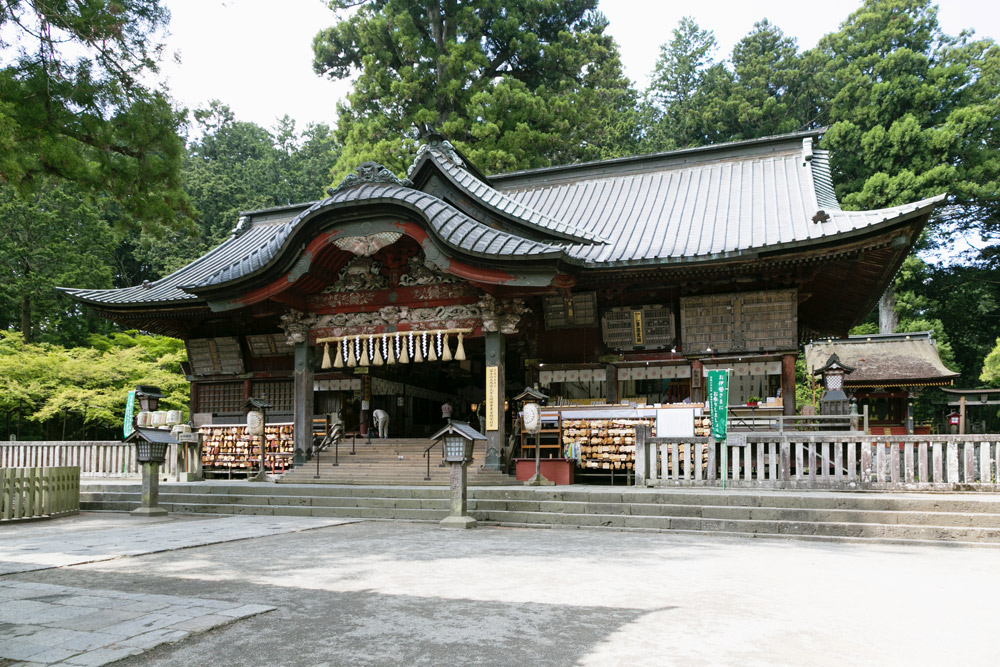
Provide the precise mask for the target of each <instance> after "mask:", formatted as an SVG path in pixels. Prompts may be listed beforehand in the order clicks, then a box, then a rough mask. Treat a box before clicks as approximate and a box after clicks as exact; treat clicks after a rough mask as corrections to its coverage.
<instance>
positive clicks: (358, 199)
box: [191, 183, 563, 287]
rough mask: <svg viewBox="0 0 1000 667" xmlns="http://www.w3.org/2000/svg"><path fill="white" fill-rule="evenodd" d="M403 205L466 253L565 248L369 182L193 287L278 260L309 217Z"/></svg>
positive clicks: (527, 254)
mask: <svg viewBox="0 0 1000 667" xmlns="http://www.w3.org/2000/svg"><path fill="white" fill-rule="evenodd" d="M359 203H365V204H395V205H402V206H404V207H406V208H409V209H411V210H413V211H414V212H417V213H419V214H421V215H422V217H423V218H424V219H425V220H426V221H427V223H428V226H429V228H430V231H431V232H432V233H433V234H434V235H435V236H437V238H439V239H440V240H441V241H442V242H444V243H445V244H446V245H448V246H450V247H451V248H453V249H455V250H458V251H460V252H462V253H465V254H468V255H473V256H478V257H484V258H495V257H496V256H504V257H507V258H509V259H539V258H555V257H559V256H560V255H562V254H563V248H561V247H559V246H555V245H552V244H547V243H541V242H538V241H532V240H530V239H524V238H521V237H519V236H514V235H513V234H508V233H507V232H503V231H500V230H497V229H493V228H491V227H488V226H486V225H484V224H483V223H481V222H479V221H478V220H473V219H472V218H470V217H469V216H467V215H465V214H464V213H462V212H461V211H459V210H458V209H456V208H455V207H454V206H452V205H450V204H448V203H446V202H444V201H442V200H440V199H438V198H437V197H435V196H434V195H430V194H427V193H425V192H421V191H419V190H414V189H412V188H409V187H406V186H402V185H396V184H393V183H365V184H362V185H359V186H357V187H353V188H346V189H343V190H338V191H337V192H335V193H334V194H333V195H331V196H330V197H327V198H326V199H324V200H322V201H319V202H316V203H315V204H313V205H312V206H310V207H309V208H308V209H306V210H305V211H303V212H302V213H300V214H299V215H298V216H296V217H295V218H293V219H292V220H289V221H288V222H286V223H285V224H284V225H282V226H281V227H280V229H278V230H276V231H275V232H274V233H273V234H272V235H271V236H269V237H267V238H266V239H263V241H262V243H261V244H260V245H259V246H258V247H256V248H253V249H251V250H250V252H248V253H246V254H245V255H244V256H243V257H241V258H237V259H236V260H235V261H233V262H232V263H230V264H227V265H225V266H221V267H220V268H219V269H218V271H216V272H215V273H213V274H212V275H210V276H208V277H207V278H205V279H203V280H201V281H200V282H198V283H194V284H192V285H191V286H192V287H208V286H212V285H220V284H222V283H226V282H229V281H231V280H236V279H239V278H242V277H243V276H246V275H249V274H250V273H252V272H254V271H256V270H257V269H258V268H260V267H262V266H263V265H265V264H267V263H269V262H270V261H271V260H273V259H274V258H275V257H276V256H277V254H278V251H279V249H280V248H281V247H282V246H283V245H284V243H285V241H286V240H287V239H288V237H289V236H291V234H292V232H293V231H294V230H295V229H296V228H297V227H299V226H300V225H301V224H302V223H303V221H304V220H306V219H307V218H311V217H315V216H316V215H320V214H322V213H325V212H330V211H335V210H337V209H345V208H349V207H351V206H353V205H355V204H359Z"/></svg>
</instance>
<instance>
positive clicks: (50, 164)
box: [0, 0, 188, 231]
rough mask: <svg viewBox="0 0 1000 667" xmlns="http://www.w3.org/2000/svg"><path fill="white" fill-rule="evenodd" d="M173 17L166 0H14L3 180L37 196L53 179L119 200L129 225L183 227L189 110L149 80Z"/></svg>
mask: <svg viewBox="0 0 1000 667" xmlns="http://www.w3.org/2000/svg"><path fill="white" fill-rule="evenodd" d="M168 18H169V14H168V12H167V11H166V9H165V8H163V7H162V6H160V2H159V0H114V1H109V0H93V1H90V2H71V3H67V2H56V3H42V2H29V1H27V0H10V1H8V2H5V3H4V6H3V8H2V9H0V180H2V181H4V182H6V183H10V184H13V185H15V186H16V187H17V189H18V191H19V192H20V193H22V194H24V193H27V194H29V195H30V193H39V192H41V191H43V190H44V189H46V188H47V187H49V185H50V182H49V180H48V179H47V178H45V177H46V176H49V175H53V176H56V177H58V178H60V179H63V180H65V181H68V182H72V183H75V184H77V185H78V186H80V187H81V188H84V189H87V190H89V191H91V192H95V193H106V194H108V195H109V196H111V197H113V198H114V199H115V200H116V201H117V202H118V204H119V205H120V206H121V207H122V209H123V211H125V212H126V213H127V214H128V215H126V216H122V217H120V218H118V220H119V221H120V222H121V223H122V224H128V223H134V224H138V225H140V226H142V227H143V228H145V229H148V230H154V231H162V230H163V229H171V228H177V227H182V226H184V223H185V220H184V219H183V217H178V216H179V215H183V213H184V212H186V211H187V208H188V203H187V198H186V197H185V195H184V192H183V190H182V189H181V181H180V165H181V160H182V158H183V148H184V147H183V143H182V141H181V139H180V137H179V136H178V130H179V129H180V126H181V124H182V122H183V114H180V113H178V112H176V111H174V110H173V108H171V105H170V103H169V100H168V98H167V97H166V95H165V94H164V93H162V92H160V91H158V90H154V89H151V88H150V87H148V86H146V85H145V84H144V83H143V80H144V78H145V77H148V76H149V75H150V74H155V72H156V68H157V58H158V57H159V45H158V42H157V40H156V39H155V37H156V35H157V32H158V31H159V30H161V29H162V28H163V27H164V26H165V25H166V22H167V20H168ZM8 40H9V41H8ZM28 200H29V201H30V197H28Z"/></svg>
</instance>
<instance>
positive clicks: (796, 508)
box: [80, 466, 1000, 546]
mask: <svg viewBox="0 0 1000 667" xmlns="http://www.w3.org/2000/svg"><path fill="white" fill-rule="evenodd" d="M432 468H433V466H432ZM468 495H469V512H470V514H471V515H472V516H473V517H475V518H476V519H478V520H479V521H481V522H483V523H484V524H486V525H502V526H518V527H534V528H584V527H586V528H594V529H606V530H607V529H610V530H641V531H663V532H682V533H692V534H698V533H704V532H711V533H714V534H720V535H735V536H744V537H783V538H797V539H810V540H850V541H861V542H867V541H871V542H892V543H950V544H964V545H993V546H1000V496H993V495H990V494H916V493H913V494H889V493H839V492H816V491H813V492H788V491H779V492H768V491H748V490H728V491H722V490H720V489H677V490H662V489H643V488H635V487H628V488H619V489H613V488H608V487H594V486H579V485H577V486H566V487H558V488H552V487H548V488H528V487H523V486H506V487H489V486H486V487H471V488H470V489H469V491H468ZM139 498H140V487H139V486H138V485H137V484H135V483H132V484H127V483H87V484H84V485H83V487H82V488H81V504H80V505H81V509H82V510H85V511H95V510H97V511H100V510H113V511H128V510H132V509H134V508H136V507H138V505H139ZM160 505H161V506H163V507H164V508H165V509H167V510H169V511H171V512H195V513H211V514H266V515H294V516H322V517H341V518H360V519H396V520H406V521H434V522H436V521H440V520H441V519H443V518H444V517H445V516H447V513H448V507H449V489H448V488H447V487H444V486H399V485H396V486H365V485H359V484H352V485H333V484H290V483H283V484H266V483H265V484H254V483H248V482H236V483H223V482H208V483H205V482H202V483H172V484H162V485H161V487H160Z"/></svg>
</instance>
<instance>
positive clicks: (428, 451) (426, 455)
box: [424, 440, 444, 482]
mask: <svg viewBox="0 0 1000 667" xmlns="http://www.w3.org/2000/svg"><path fill="white" fill-rule="evenodd" d="M438 445H441V464H440V465H439V466H438V468H443V467H444V440H441V441H439V442H432V443H431V444H430V446H429V447H427V449H425V450H424V458H425V459H427V476H426V477H424V481H425V482H429V481H430V480H431V450H432V449H434V448H435V447H437V446H438Z"/></svg>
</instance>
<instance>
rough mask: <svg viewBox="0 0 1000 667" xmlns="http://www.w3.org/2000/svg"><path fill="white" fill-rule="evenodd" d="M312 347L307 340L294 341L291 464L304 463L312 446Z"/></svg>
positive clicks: (299, 464) (298, 464)
mask: <svg viewBox="0 0 1000 667" xmlns="http://www.w3.org/2000/svg"><path fill="white" fill-rule="evenodd" d="M311 357H312V349H311V348H310V347H309V343H308V342H302V343H295V372H294V374H293V376H292V377H293V380H292V382H293V383H294V386H293V388H292V391H293V393H294V404H293V406H294V410H295V418H294V422H293V423H294V427H295V432H294V434H293V437H294V443H295V457H294V458H293V459H292V463H293V465H297V466H301V465H305V463H306V451H308V450H309V448H310V447H311V446H312V419H313V369H312V359H311Z"/></svg>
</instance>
